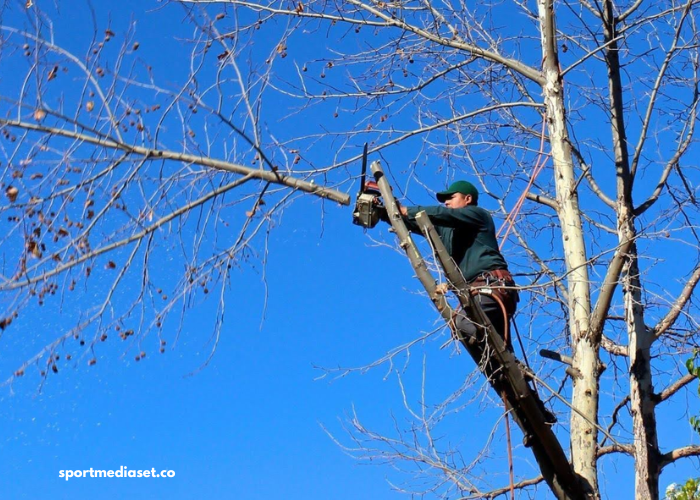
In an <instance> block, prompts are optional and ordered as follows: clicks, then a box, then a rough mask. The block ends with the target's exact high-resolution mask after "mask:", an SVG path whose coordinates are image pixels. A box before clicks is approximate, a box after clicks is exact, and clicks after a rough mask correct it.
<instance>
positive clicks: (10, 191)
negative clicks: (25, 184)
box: [5, 186, 19, 203]
mask: <svg viewBox="0 0 700 500" xmlns="http://www.w3.org/2000/svg"><path fill="white" fill-rule="evenodd" d="M18 194H19V189H17V188H16V187H14V186H7V189H5V195H6V196H7V199H8V200H10V203H14V202H15V200H16V199H17V195H18Z"/></svg>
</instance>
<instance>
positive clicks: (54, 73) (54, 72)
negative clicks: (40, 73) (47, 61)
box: [48, 66, 58, 81]
mask: <svg viewBox="0 0 700 500" xmlns="http://www.w3.org/2000/svg"><path fill="white" fill-rule="evenodd" d="M57 75H58V66H54V67H53V68H52V69H51V71H49V77H48V80H49V81H51V80H53V79H54V78H56V76H57Z"/></svg>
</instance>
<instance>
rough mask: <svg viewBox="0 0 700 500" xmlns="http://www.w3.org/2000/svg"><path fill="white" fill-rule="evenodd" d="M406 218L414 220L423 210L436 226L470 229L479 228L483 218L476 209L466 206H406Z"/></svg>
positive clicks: (481, 225) (482, 223)
mask: <svg viewBox="0 0 700 500" xmlns="http://www.w3.org/2000/svg"><path fill="white" fill-rule="evenodd" d="M407 209H408V218H409V219H410V220H413V221H415V220H416V215H417V214H418V212H420V211H425V213H426V214H427V215H428V217H430V222H432V223H433V224H434V225H435V227H436V228H439V227H440V226H442V227H465V226H466V227H470V228H472V229H475V230H476V229H479V228H481V227H483V225H484V219H483V217H481V214H480V213H479V211H478V210H475V208H474V207H471V206H467V207H464V208H457V209H454V208H447V207H442V206H429V207H424V206H420V205H418V206H415V207H407Z"/></svg>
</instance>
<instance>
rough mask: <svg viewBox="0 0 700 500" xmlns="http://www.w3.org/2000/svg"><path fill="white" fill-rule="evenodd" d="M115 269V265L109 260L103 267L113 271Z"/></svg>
mask: <svg viewBox="0 0 700 500" xmlns="http://www.w3.org/2000/svg"><path fill="white" fill-rule="evenodd" d="M115 267H117V265H116V264H115V263H114V262H112V261H111V260H110V261H109V262H107V264H106V265H105V269H114V268H115Z"/></svg>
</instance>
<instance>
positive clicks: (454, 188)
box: [435, 181, 479, 205]
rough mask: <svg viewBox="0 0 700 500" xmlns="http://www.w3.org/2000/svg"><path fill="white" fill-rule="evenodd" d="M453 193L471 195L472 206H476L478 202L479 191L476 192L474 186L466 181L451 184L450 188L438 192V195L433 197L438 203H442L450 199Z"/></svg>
mask: <svg viewBox="0 0 700 500" xmlns="http://www.w3.org/2000/svg"><path fill="white" fill-rule="evenodd" d="M455 193H462V194H470V195H472V201H473V202H474V205H476V204H477V202H478V201H479V191H477V190H476V187H474V184H472V183H471V182H467V181H456V182H453V183H452V184H450V187H448V188H447V189H446V190H445V191H440V192H439V193H436V194H435V196H436V197H437V199H438V201H439V202H440V203H444V202H445V201H447V200H448V199H450V197H451V196H452V195H453V194H455Z"/></svg>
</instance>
